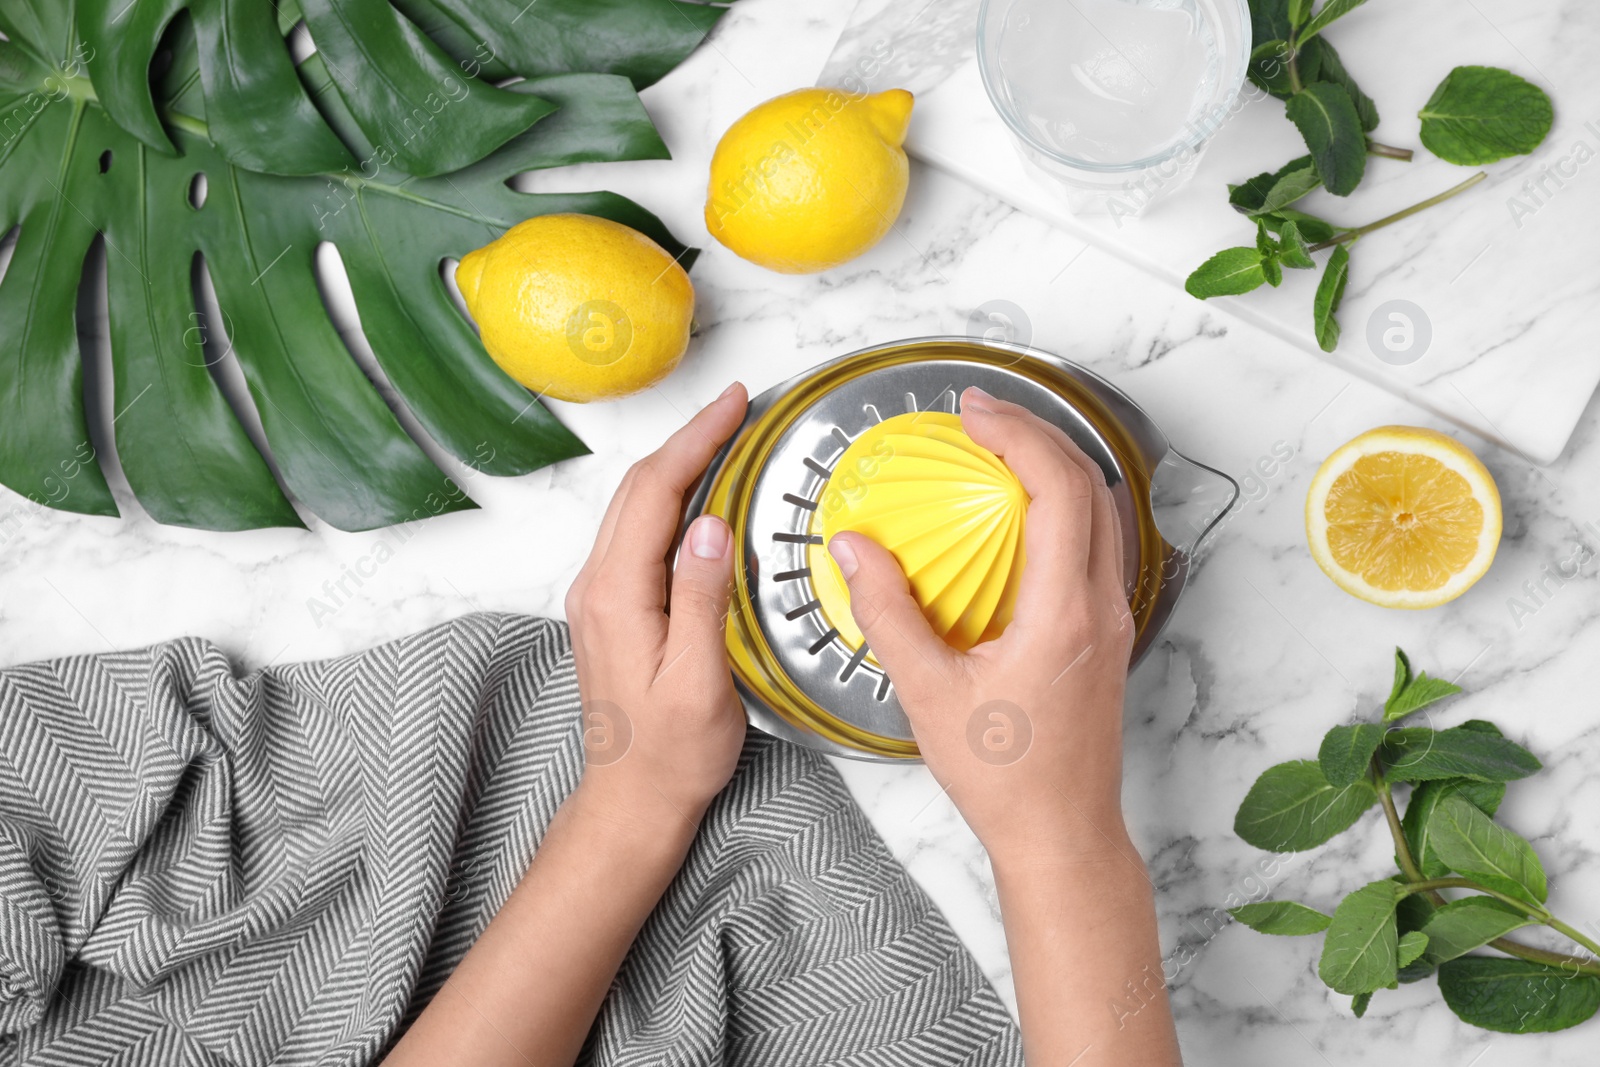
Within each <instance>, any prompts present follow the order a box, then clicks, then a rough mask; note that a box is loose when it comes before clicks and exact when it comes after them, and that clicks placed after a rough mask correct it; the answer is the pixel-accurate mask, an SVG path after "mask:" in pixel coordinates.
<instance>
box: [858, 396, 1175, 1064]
mask: <svg viewBox="0 0 1600 1067" xmlns="http://www.w3.org/2000/svg"><path fill="white" fill-rule="evenodd" d="M961 412H962V414H961V421H962V425H963V426H964V427H965V428H966V431H967V434H968V435H969V436H970V437H971V438H972V439H973V440H974V441H976V442H978V443H979V444H980V445H983V446H984V447H985V448H987V449H989V450H990V451H991V452H994V453H995V454H996V455H998V456H1000V458H1001V459H1003V460H1005V462H1006V465H1007V466H1009V467H1010V468H1011V469H1012V470H1013V471H1015V472H1016V475H1017V477H1018V478H1020V479H1021V480H1022V485H1023V488H1025V489H1026V490H1027V491H1028V496H1029V497H1031V498H1032V499H1031V500H1030V502H1029V504H1028V520H1027V531H1026V536H1025V547H1026V550H1027V562H1026V563H1025V565H1024V566H1023V571H1022V588H1021V590H1020V592H1019V594H1018V596H1017V608H1016V613H1015V615H1014V616H1013V618H1012V620H1011V624H1010V625H1009V626H1008V627H1006V631H1005V633H1003V634H1002V635H1000V637H999V638H998V639H996V640H994V641H990V642H987V643H985V644H981V645H978V646H976V647H975V648H973V649H972V650H971V651H969V652H966V653H961V652H957V651H955V650H954V649H952V648H951V647H950V646H948V645H946V644H945V643H944V642H943V641H941V640H940V639H939V638H938V636H937V635H935V634H934V632H933V630H932V629H931V628H930V627H929V626H928V623H927V620H926V619H925V618H924V617H923V615H922V612H921V610H920V609H919V608H918V607H917V604H916V602H915V601H914V600H912V598H911V594H910V592H909V590H908V588H907V585H906V579H905V576H904V575H903V574H902V573H901V572H900V568H899V566H898V565H897V564H896V563H895V560H894V557H893V556H891V555H890V554H889V553H888V552H887V551H885V550H884V549H883V548H881V547H879V546H878V545H876V544H874V543H873V542H872V541H871V540H869V539H868V538H866V537H863V536H861V535H860V534H848V533H846V534H839V535H838V536H836V537H835V538H834V539H833V541H832V542H830V544H829V546H828V547H829V550H830V551H831V552H832V553H833V556H834V558H835V559H836V560H838V561H839V569H840V570H841V571H843V572H844V574H845V579H846V581H848V582H849V585H850V610H851V613H852V614H854V615H855V618H856V622H857V623H858V624H859V625H860V627H861V632H862V633H863V634H865V635H866V638H867V641H868V643H869V644H870V645H871V646H872V650H873V652H875V653H876V654H877V656H878V660H879V662H881V663H882V664H883V666H884V669H885V670H887V671H888V672H889V677H890V678H892V679H893V680H894V685H895V689H896V691H897V692H898V693H899V694H900V703H901V705H902V706H903V707H904V708H905V710H906V715H907V716H909V717H910V719H911V725H912V728H913V729H914V730H915V732H916V736H917V744H918V746H919V747H920V748H921V749H922V755H923V758H924V759H926V760H927V762H928V769H929V770H931V771H932V772H933V774H934V776H935V777H936V778H938V780H939V781H940V782H941V783H942V784H943V785H944V786H945V787H946V788H947V789H948V790H949V791H950V799H951V800H953V801H954V802H955V805H956V807H957V808H958V809H960V811H961V814H962V816H963V817H964V818H965V819H966V820H967V824H968V825H969V826H971V827H972V830H973V832H974V833H976V834H977V835H978V839H979V840H980V841H982V842H983V845H984V847H985V848H986V849H987V850H988V852H989V857H990V859H991V861H992V862H993V865H994V875H995V888H996V890H997V891H998V893H999V897H1000V913H1001V916H1002V918H1003V919H1004V920H1005V928H1006V942H1007V944H1008V945H1009V947H1010V951H1011V966H1012V973H1013V975H1014V976H1015V978H1016V983H1017V1007H1018V1010H1019V1015H1020V1017H1021V1021H1022V1042H1023V1047H1024V1050H1025V1052H1026V1055H1027V1061H1028V1063H1029V1064H1040V1065H1043V1064H1065V1063H1071V1064H1076V1065H1077V1067H1181V1064H1180V1057H1179V1053H1178V1042H1177V1036H1176V1034H1175V1033H1174V1032H1173V1027H1172V1014H1171V1009H1170V1007H1169V1006H1168V1003H1167V996H1166V988H1165V973H1164V971H1163V965H1162V960H1161V946H1160V942H1159V939H1158V938H1157V936H1156V921H1155V907H1154V901H1153V895H1152V890H1153V886H1152V884H1151V882H1150V878H1149V875H1148V874H1146V872H1145V869H1144V864H1143V862H1142V861H1141V860H1140V859H1139V854H1138V853H1137V852H1136V851H1135V850H1134V848H1133V845H1132V843H1131V841H1130V840H1129V839H1128V836H1127V830H1126V828H1125V826H1124V824H1123V821H1122V804H1121V790H1122V695H1123V689H1124V687H1125V685H1126V681H1127V674H1128V655H1129V652H1130V650H1131V649H1132V645H1133V619H1132V616H1131V614H1130V612H1129V611H1128V601H1127V598H1126V595H1125V594H1124V589H1125V585H1124V581H1123V572H1122V567H1123V562H1122V532H1121V530H1120V529H1119V527H1118V522H1117V511H1116V508H1115V506H1114V505H1113V503H1112V499H1111V493H1110V491H1109V490H1108V489H1107V488H1106V482H1105V477H1104V475H1103V474H1102V473H1101V471H1100V468H1099V467H1098V466H1096V465H1095V463H1094V462H1093V461H1092V460H1090V459H1089V458H1088V457H1087V456H1085V455H1084V454H1083V452H1082V451H1081V450H1080V449H1079V448H1078V447H1077V446H1075V445H1074V444H1073V443H1072V442H1071V441H1070V440H1069V439H1068V438H1067V435H1066V434H1064V433H1062V432H1061V430H1060V429H1058V428H1057V427H1055V426H1051V425H1050V424H1048V423H1046V422H1044V421H1043V420H1042V419H1039V418H1037V417H1035V416H1034V415H1032V414H1030V413H1029V412H1028V411H1026V410H1025V409H1023V408H1020V407H1017V406H1016V405H1014V404H1006V403H1002V402H1001V401H999V400H996V399H995V398H994V397H992V396H989V395H988V394H987V393H984V392H981V391H979V390H977V389H968V390H967V391H966V393H964V394H963V395H962V399H961ZM867 491H868V492H871V489H870V488H869V489H868V490H867ZM1135 991H1136V992H1135Z"/></svg>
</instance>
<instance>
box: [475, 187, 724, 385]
mask: <svg viewBox="0 0 1600 1067" xmlns="http://www.w3.org/2000/svg"><path fill="white" fill-rule="evenodd" d="M456 285H457V286H458V287H459V288H460V289H461V296H462V298H463V299H465V300H466V303H467V310H468V311H469V312H470V313H471V314H472V318H473V321H474V322H476V323H477V324H478V332H479V335H480V336H481V337H482V339H483V347H484V348H486V349H488V350H489V355H491V356H493V357H494V361H495V362H496V363H498V364H500V368H501V369H502V370H504V371H505V372H506V373H507V374H509V375H511V377H513V378H515V379H516V380H517V381H518V382H521V383H522V384H523V385H524V386H526V387H527V388H529V389H531V390H533V391H534V392H535V393H538V394H540V395H542V396H551V397H555V398H556V399H557V400H571V401H576V402H577V403H580V404H582V403H587V402H588V401H591V400H611V399H614V398H616V397H619V396H626V395H628V394H629V393H636V392H638V391H639V390H641V389H647V388H649V387H650V386H652V385H654V384H655V383H656V382H659V381H660V380H661V379H662V378H665V377H666V376H667V375H668V374H670V373H671V372H672V369H673V368H674V367H676V366H677V365H678V362H679V361H680V360H681V359H683V353H684V349H686V348H688V346H689V329H690V325H691V323H692V321H693V319H694V286H693V285H691V284H690V282H689V275H688V274H687V273H686V272H685V271H684V269H683V268H682V267H680V266H679V265H678V263H677V261H676V260H674V259H673V258H672V257H671V256H669V255H668V254H667V252H666V249H664V248H662V247H661V246H660V245H658V244H656V243H655V242H654V241H652V240H650V238H648V237H646V236H645V235H644V234H642V233H640V232H639V231H638V230H634V229H630V228H628V227H627V226H623V225H622V224H621V223H616V222H612V221H611V220H610V219H601V218H595V217H594V216H592V215H540V216H538V217H537V218H531V219H529V220H527V221H526V222H520V223H518V224H517V225H515V226H513V227H511V229H509V230H507V231H506V232H505V233H504V234H502V235H501V236H500V237H499V238H497V239H496V240H494V241H491V242H490V243H489V244H486V245H484V246H483V247H482V248H480V249H478V250H477V251H475V252H469V253H467V255H465V256H463V257H462V259H461V263H460V264H459V265H458V266H457V267H456Z"/></svg>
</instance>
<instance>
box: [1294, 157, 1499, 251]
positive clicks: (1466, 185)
mask: <svg viewBox="0 0 1600 1067" xmlns="http://www.w3.org/2000/svg"><path fill="white" fill-rule="evenodd" d="M1488 176H1489V175H1488V174H1487V173H1486V172H1484V171H1481V170H1480V171H1479V172H1478V173H1476V174H1474V175H1473V176H1472V177H1470V178H1468V179H1467V180H1466V181H1464V182H1462V183H1461V184H1460V185H1457V186H1453V187H1452V188H1449V189H1446V190H1445V191H1444V192H1442V193H1440V194H1439V195H1438V196H1430V197H1428V199H1426V200H1424V201H1422V202H1420V203H1416V204H1412V205H1411V206H1410V207H1408V208H1406V209H1404V210H1402V211H1396V212H1395V213H1394V214H1393V215H1385V216H1384V217H1383V218H1381V219H1379V220H1378V221H1377V222H1369V223H1367V224H1366V225H1365V226H1357V227H1356V228H1355V229H1352V230H1345V231H1344V232H1343V233H1339V234H1335V235H1334V236H1332V237H1330V238H1328V239H1327V240H1326V241H1318V242H1317V243H1316V244H1314V245H1312V246H1311V248H1310V249H1309V251H1312V252H1320V251H1322V250H1323V249H1324V248H1332V247H1333V246H1334V245H1342V244H1348V243H1349V242H1351V241H1354V240H1355V239H1356V238H1357V237H1360V236H1362V235H1364V234H1369V233H1371V232H1372V231H1373V230H1381V229H1383V228H1384V227H1385V226H1388V225H1391V224H1392V223H1396V222H1399V221H1400V220H1401V219H1408V218H1410V217H1411V216H1412V215H1415V214H1416V213H1417V212H1419V211H1426V210H1427V209H1428V208H1430V207H1433V206H1434V205H1436V204H1442V203H1444V202H1445V201H1446V200H1449V199H1450V198H1451V197H1452V196H1458V195H1460V194H1461V193H1464V192H1466V191H1467V190H1468V189H1471V188H1472V187H1473V186H1474V185H1477V184H1478V183H1479V182H1481V181H1483V180H1484V179H1485V178H1487V177H1488Z"/></svg>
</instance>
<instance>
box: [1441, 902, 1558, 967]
mask: <svg viewBox="0 0 1600 1067" xmlns="http://www.w3.org/2000/svg"><path fill="white" fill-rule="evenodd" d="M1531 925H1533V920H1532V919H1530V918H1528V917H1527V916H1526V915H1524V914H1522V913H1521V912H1519V911H1517V910H1515V909H1514V908H1511V907H1508V906H1507V905H1505V904H1502V903H1501V902H1500V901H1498V900H1496V899H1494V898H1493V897H1485V896H1474V897H1463V898H1462V899H1460V900H1452V901H1451V902H1450V903H1448V904H1446V905H1445V906H1444V907H1442V908H1439V909H1438V910H1436V911H1435V912H1434V913H1433V914H1432V915H1430V916H1429V917H1428V921H1427V922H1426V923H1424V924H1423V927H1422V932H1423V933H1425V934H1427V935H1428V952H1427V958H1428V960H1429V961H1430V962H1432V963H1433V965H1434V966H1438V965H1439V964H1441V963H1445V962H1446V961H1448V960H1453V959H1455V958H1456V957H1457V956H1464V955H1466V954H1467V953H1468V952H1471V951H1472V950H1473V949H1475V948H1481V947H1482V946H1484V945H1487V944H1488V943H1489V942H1491V941H1493V940H1494V939H1495V938H1497V937H1504V936H1505V935H1506V934H1509V933H1510V932H1511V931H1513V930H1520V929H1522V927H1524V926H1531Z"/></svg>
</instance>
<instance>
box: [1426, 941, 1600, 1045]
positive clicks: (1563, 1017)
mask: <svg viewBox="0 0 1600 1067" xmlns="http://www.w3.org/2000/svg"><path fill="white" fill-rule="evenodd" d="M1439 992H1440V993H1442V994H1444V1002H1445V1003H1446V1004H1448V1005H1450V1010H1451V1011H1453V1012H1455V1013H1456V1014H1457V1015H1458V1016H1460V1017H1461V1019H1462V1021H1464V1022H1469V1023H1471V1024H1472V1025H1473V1026H1481V1027H1483V1028H1484V1029H1485V1030H1496V1031H1498V1032H1500V1033H1503V1034H1542V1033H1550V1032H1551V1031H1554V1030H1565V1029H1567V1028H1568V1027H1572V1026H1577V1025H1578V1024H1579V1023H1581V1022H1584V1021H1586V1020H1587V1019H1589V1018H1590V1017H1591V1016H1593V1015H1594V1013H1595V1011H1596V1010H1597V1009H1600V978H1596V977H1594V976H1593V975H1588V974H1573V973H1572V972H1571V971H1568V970H1563V969H1561V968H1559V967H1548V966H1546V965H1544V964H1542V963H1530V962H1528V961H1527V960H1508V959H1498V958H1495V957H1491V956H1463V957H1461V958H1460V959H1455V960H1451V961H1450V962H1449V963H1446V964H1444V965H1443V966H1441V967H1440V968H1439Z"/></svg>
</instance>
